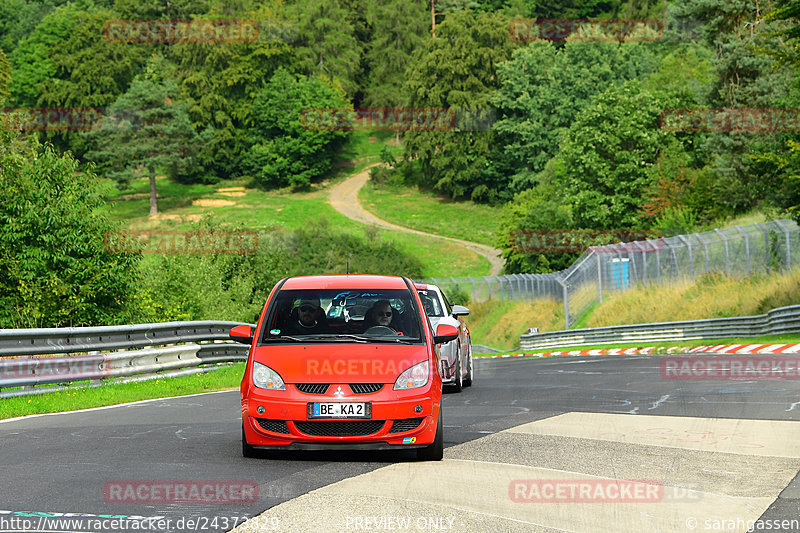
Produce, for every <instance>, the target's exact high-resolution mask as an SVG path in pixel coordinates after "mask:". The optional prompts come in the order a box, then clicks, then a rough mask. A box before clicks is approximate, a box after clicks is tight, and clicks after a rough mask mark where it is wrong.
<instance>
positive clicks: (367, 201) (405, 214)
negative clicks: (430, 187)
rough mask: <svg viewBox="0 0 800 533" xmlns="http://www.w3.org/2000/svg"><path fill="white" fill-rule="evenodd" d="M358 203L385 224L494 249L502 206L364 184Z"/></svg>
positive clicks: (412, 190)
mask: <svg viewBox="0 0 800 533" xmlns="http://www.w3.org/2000/svg"><path fill="white" fill-rule="evenodd" d="M358 197H359V200H360V201H361V205H362V206H364V209H366V210H367V211H369V212H371V213H372V214H374V215H375V216H377V217H378V218H382V219H384V220H386V221H389V222H392V223H393V224H397V225H398V226H403V227H407V228H412V229H415V230H418V231H425V232H427V233H435V234H436V235H444V236H446V237H455V238H456V239H462V240H468V241H473V242H477V243H480V244H486V245H489V246H494V245H495V241H496V239H497V237H496V233H497V225H498V222H499V220H500V216H501V215H502V212H503V209H502V208H501V207H492V206H488V205H481V204H475V203H473V202H455V201H453V200H449V199H447V198H444V197H441V196H436V195H434V194H432V193H430V192H426V191H420V190H419V189H417V188H415V187H401V186H394V185H376V184H375V183H373V182H371V181H370V182H367V185H366V186H365V187H364V188H362V189H361V191H360V193H359V196H358Z"/></svg>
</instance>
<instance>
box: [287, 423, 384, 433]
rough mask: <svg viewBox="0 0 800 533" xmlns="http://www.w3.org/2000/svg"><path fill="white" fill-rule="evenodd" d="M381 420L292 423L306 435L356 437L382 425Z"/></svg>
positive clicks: (379, 428)
mask: <svg viewBox="0 0 800 533" xmlns="http://www.w3.org/2000/svg"><path fill="white" fill-rule="evenodd" d="M383 424H384V421H383V420H358V421H341V422H340V421H338V420H309V421H305V420H298V421H296V422H295V423H294V425H295V426H297V430H298V431H300V432H301V433H305V434H306V435H314V436H317V437H357V436H363V435H372V434H373V433H377V432H378V431H380V430H381V428H382V427H383Z"/></svg>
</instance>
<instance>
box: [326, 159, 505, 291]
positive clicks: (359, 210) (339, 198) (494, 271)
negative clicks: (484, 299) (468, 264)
mask: <svg viewBox="0 0 800 533" xmlns="http://www.w3.org/2000/svg"><path fill="white" fill-rule="evenodd" d="M379 164H380V163H376V164H375V165H370V166H368V167H366V168H365V169H364V170H362V171H361V172H359V173H358V174H354V175H353V176H351V177H349V178H347V179H346V180H345V181H343V182H341V183H337V184H336V185H334V186H333V187H331V190H330V194H329V196H328V202H329V203H330V204H331V205H332V206H333V208H334V209H336V210H337V211H338V212H340V213H341V214H343V215H344V216H346V217H347V218H349V219H352V220H355V221H357V222H361V223H363V224H370V225H372V226H378V227H380V228H385V229H390V230H394V231H404V232H406V233H415V234H417V235H424V236H426V237H434V238H437V239H444V240H447V241H450V242H454V243H457V244H460V245H461V246H464V247H465V248H468V249H470V250H472V251H473V252H475V253H476V254H478V255H481V256H483V257H485V258H486V259H488V260H489V263H490V264H491V267H490V269H489V275H490V276H497V275H498V274H500V270H501V269H502V268H503V259H502V258H501V256H500V250H496V249H494V248H492V247H491V246H486V245H485V244H478V243H475V242H469V241H463V240H461V239H454V238H453V237H443V236H441V235H434V234H433V233H425V232H424V231H417V230H415V229H410V228H404V227H402V226H398V225H396V224H392V223H391V222H386V221H385V220H381V219H380V218H378V217H376V216H375V215H373V214H372V213H370V212H368V211H367V210H366V209H364V208H363V207H361V204H360V203H359V202H358V191H359V190H360V189H361V187H363V186H364V184H365V183H367V180H368V179H369V169H370V168H372V167H374V166H376V165H379Z"/></svg>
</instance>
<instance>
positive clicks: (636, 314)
mask: <svg viewBox="0 0 800 533" xmlns="http://www.w3.org/2000/svg"><path fill="white" fill-rule="evenodd" d="M794 304H800V269H795V270H793V271H790V272H787V273H783V274H778V275H773V276H764V275H760V276H750V277H747V278H729V277H727V276H725V275H724V274H718V273H710V274H706V275H704V276H702V277H700V278H698V279H697V280H696V281H694V282H691V281H687V280H684V281H680V282H676V283H673V284H670V285H651V286H647V287H642V288H638V289H633V290H629V291H625V292H620V293H616V294H613V295H611V296H610V297H606V298H605V299H604V301H603V303H602V304H601V305H599V306H597V308H596V309H595V311H594V312H593V313H592V315H591V317H589V319H588V320H586V327H590V328H594V327H602V326H614V325H620V324H642V323H648V322H670V321H676V320H697V319H703V318H725V317H732V316H750V315H759V314H763V313H766V312H767V311H769V310H770V309H774V308H775V307H782V306H786V305H794Z"/></svg>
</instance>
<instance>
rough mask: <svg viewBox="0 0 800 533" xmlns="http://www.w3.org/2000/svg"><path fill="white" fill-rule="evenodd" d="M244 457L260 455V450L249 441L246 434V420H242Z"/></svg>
mask: <svg viewBox="0 0 800 533" xmlns="http://www.w3.org/2000/svg"><path fill="white" fill-rule="evenodd" d="M242 457H248V458H253V457H258V451H257V450H256V449H255V448H254V447H253V446H251V445H250V444H248V443H247V437H245V435H244V422H242Z"/></svg>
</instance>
